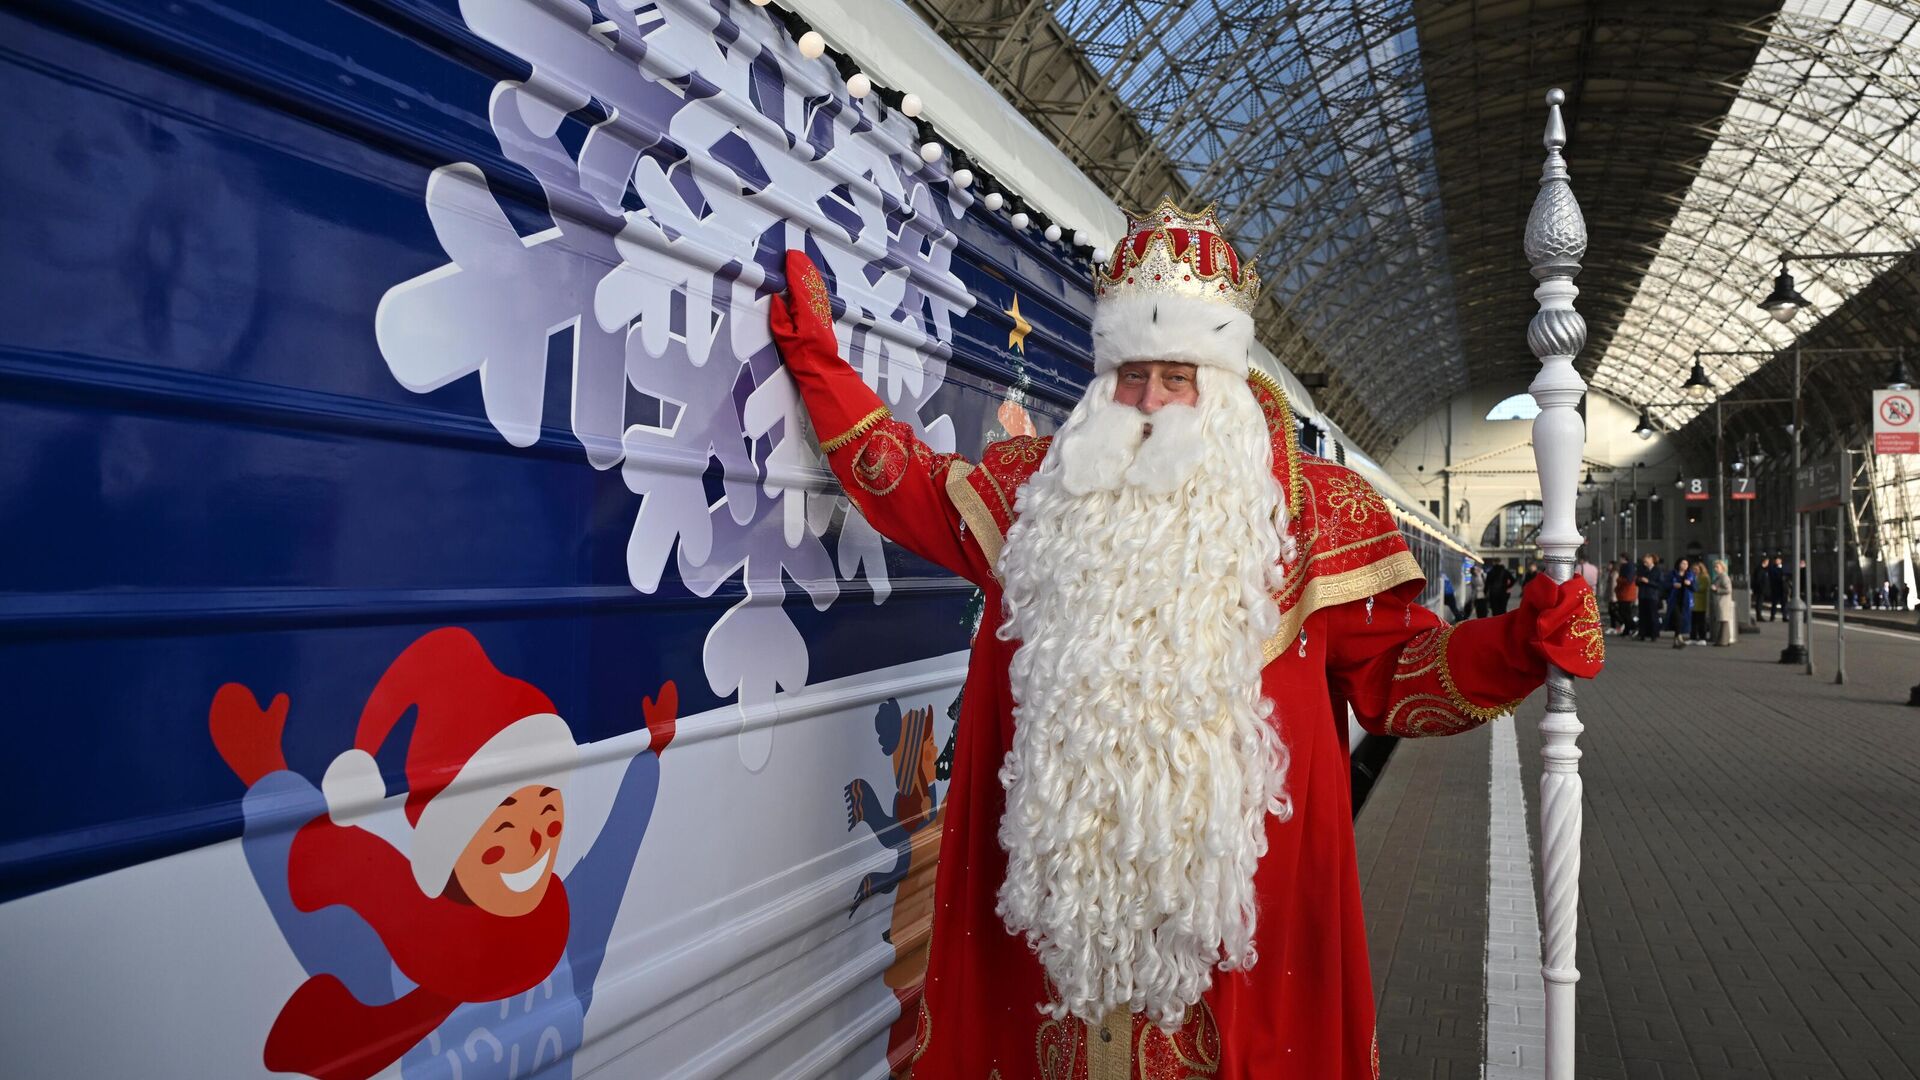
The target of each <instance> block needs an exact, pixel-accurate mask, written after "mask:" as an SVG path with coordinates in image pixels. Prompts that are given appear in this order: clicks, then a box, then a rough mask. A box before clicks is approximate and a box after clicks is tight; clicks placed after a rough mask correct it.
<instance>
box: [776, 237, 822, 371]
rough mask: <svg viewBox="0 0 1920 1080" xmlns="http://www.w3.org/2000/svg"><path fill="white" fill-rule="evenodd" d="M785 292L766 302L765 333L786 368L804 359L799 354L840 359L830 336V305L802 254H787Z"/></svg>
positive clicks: (814, 270) (814, 269)
mask: <svg viewBox="0 0 1920 1080" xmlns="http://www.w3.org/2000/svg"><path fill="white" fill-rule="evenodd" d="M785 268H786V275H787V291H786V293H785V294H784V295H782V294H780V293H775V294H773V296H772V297H771V298H770V299H769V300H768V301H767V329H768V330H770V331H771V332H772V334H773V342H774V345H775V346H777V347H778V348H779V350H780V356H781V358H782V359H784V360H786V361H787V362H788V363H789V364H794V363H796V362H798V361H800V360H803V359H807V358H808V357H803V356H799V355H797V354H799V353H801V352H802V351H803V350H805V351H811V352H821V353H824V354H825V356H823V357H818V358H816V359H832V360H838V359H839V358H840V344H839V342H838V341H837V340H836V339H835V338H834V334H833V301H832V300H831V298H830V296H829V294H828V292H827V283H826V281H825V280H824V279H822V278H821V276H820V269H819V268H818V267H816V266H814V265H813V260H812V259H809V258H807V253H806V252H804V251H789V252H787V258H786V267H785Z"/></svg>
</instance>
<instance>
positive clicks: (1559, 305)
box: [1526, 89, 1587, 1080]
mask: <svg viewBox="0 0 1920 1080" xmlns="http://www.w3.org/2000/svg"><path fill="white" fill-rule="evenodd" d="M1564 101H1566V94H1564V93H1563V92H1561V91H1560V90H1558V89H1555V90H1552V91H1549V92H1548V93H1547V134H1546V140H1545V141H1546V148H1547V161H1546V166H1545V168H1543V169H1542V170H1541V173H1540V194H1539V195H1538V196H1537V197H1536V198H1535V199H1534V202H1533V213H1532V214H1531V215H1530V216H1529V217H1528V218H1527V234H1526V251H1527V262H1528V263H1529V264H1530V265H1531V266H1532V268H1533V276H1534V278H1535V279H1536V280H1538V281H1539V282H1540V285H1539V287H1538V288H1536V289H1534V291H1533V297H1534V299H1535V300H1537V301H1539V304H1540V310H1539V312H1537V313H1536V314H1535V315H1534V317H1533V321H1532V322H1531V323H1530V324H1528V326H1527V345H1528V346H1529V347H1530V348H1532V349H1533V355H1534V356H1536V357H1538V358H1539V360H1540V374H1539V375H1538V376H1537V377H1535V379H1534V380H1533V385H1532V386H1530V387H1528V388H1527V389H1528V392H1529V393H1531V394H1532V395H1533V399H1534V400H1535V401H1537V402H1539V403H1540V415H1539V416H1537V417H1535V418H1534V421H1533V456H1534V462H1535V464H1536V465H1537V466H1538V468H1539V472H1540V501H1541V503H1542V504H1543V506H1542V510H1543V516H1544V519H1545V520H1544V522H1543V524H1542V525H1541V528H1540V547H1541V550H1542V553H1543V556H1544V563H1545V571H1546V573H1547V575H1548V576H1549V577H1551V578H1553V579H1554V580H1555V581H1565V580H1567V579H1568V578H1570V577H1572V576H1573V574H1574V570H1575V568H1574V551H1575V549H1576V548H1577V547H1578V546H1579V543H1580V534H1579V532H1578V531H1577V530H1576V529H1575V528H1574V520H1573V508H1574V497H1575V488H1576V485H1577V484H1578V483H1579V479H1580V458H1581V453H1582V451H1583V450H1584V448H1585V445H1586V441H1587V427H1586V422H1585V421H1583V420H1582V419H1581V418H1580V411H1579V406H1580V398H1581V397H1582V395H1584V394H1585V393H1586V390H1587V384H1586V382H1585V380H1583V379H1581V378H1580V373H1579V372H1577V371H1575V370H1574V368H1573V358H1574V357H1575V356H1576V355H1577V354H1578V353H1579V352H1580V349H1581V347H1582V346H1583V345H1585V344H1586V343H1587V323H1586V320H1585V319H1582V318H1581V317H1580V313H1579V312H1577V311H1575V310H1574V309H1573V298H1574V297H1575V296H1577V295H1579V292H1580V290H1579V289H1577V288H1575V287H1574V284H1573V278H1574V275H1576V274H1578V273H1579V272H1580V258H1581V256H1582V255H1584V254H1586V250H1587V226H1586V222H1585V220H1584V219H1582V218H1581V216H1580V204H1579V203H1578V202H1576V201H1575V200H1574V197H1573V190H1572V189H1571V188H1569V187H1568V186H1567V163H1566V160H1565V159H1564V158H1562V157H1561V156H1560V149H1561V148H1562V147H1564V146H1565V145H1566V144H1567V128H1566V124H1565V123H1564V122H1563V121H1562V120H1561V118H1560V105H1561V103H1563V102H1564ZM1540 732H1541V736H1542V738H1543V740H1544V742H1545V746H1544V747H1543V748H1542V749H1541V756H1542V757H1543V758H1545V760H1546V768H1545V771H1544V773H1543V774H1542V775H1541V777H1540V847H1541V853H1540V854H1541V865H1542V878H1543V882H1544V885H1545V896H1544V898H1543V903H1542V916H1543V921H1544V923H1545V925H1546V932H1545V934H1544V935H1543V937H1544V940H1543V942H1542V944H1543V946H1544V954H1545V963H1544V965H1543V967H1542V968H1541V974H1542V975H1543V976H1544V977H1545V979H1546V987H1547V1010H1546V1011H1547V1017H1546V1019H1547V1077H1548V1080H1574V1071H1573V1044H1574V1037H1573V990H1574V984H1575V983H1576V982H1578V981H1579V980H1580V972H1579V970H1578V969H1576V968H1575V967H1574V928H1575V924H1576V921H1577V919H1578V915H1579V904H1580V801H1581V789H1580V751H1579V749H1578V748H1577V747H1576V746H1575V745H1574V743H1575V741H1576V740H1578V739H1579V737H1580V732H1581V727H1580V719H1579V717H1578V715H1577V714H1576V713H1575V710H1574V689H1573V679H1572V678H1571V677H1569V676H1568V675H1567V673H1566V672H1564V671H1561V670H1559V669H1558V668H1553V669H1550V670H1549V671H1548V672H1547V715H1546V718H1545V719H1543V720H1542V721H1541V722H1540Z"/></svg>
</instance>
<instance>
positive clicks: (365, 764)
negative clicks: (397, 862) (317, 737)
mask: <svg viewBox="0 0 1920 1080" xmlns="http://www.w3.org/2000/svg"><path fill="white" fill-rule="evenodd" d="M320 794H321V795H324V796H325V797H326V800H327V816H328V817H330V818H332V819H333V823H334V824H335V825H352V824H354V821H353V819H354V818H357V817H360V816H362V815H363V814H365V813H366V812H367V811H369V810H371V809H373V808H374V807H375V806H377V805H379V803H380V800H381V799H384V798H386V797H387V782H386V781H385V780H382V779H381V778H380V763H379V762H377V761H375V760H374V759H373V755H372V754H369V753H367V752H366V751H365V750H361V749H359V748H358V747H356V748H354V749H352V750H348V751H347V752H345V753H343V754H341V755H340V756H339V757H336V758H334V759H333V762H332V763H331V764H329V765H328V766H327V773H326V775H325V776H322V777H321V778H320Z"/></svg>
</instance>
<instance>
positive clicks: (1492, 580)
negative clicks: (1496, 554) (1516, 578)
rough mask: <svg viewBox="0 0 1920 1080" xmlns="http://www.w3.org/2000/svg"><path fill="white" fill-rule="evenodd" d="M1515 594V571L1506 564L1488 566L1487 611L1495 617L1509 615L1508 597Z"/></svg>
mask: <svg viewBox="0 0 1920 1080" xmlns="http://www.w3.org/2000/svg"><path fill="white" fill-rule="evenodd" d="M1512 592H1513V571H1511V570H1509V569H1507V566H1506V564H1505V563H1489V564H1488V565H1487V610H1488V611H1489V612H1491V613H1492V614H1495V615H1504V614H1506V613H1507V596H1508V595H1509V594H1511V593H1512Z"/></svg>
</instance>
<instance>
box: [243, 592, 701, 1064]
mask: <svg viewBox="0 0 1920 1080" xmlns="http://www.w3.org/2000/svg"><path fill="white" fill-rule="evenodd" d="M677 708H678V701H677V693H676V690H675V688H674V685H673V683H671V682H669V683H666V684H665V685H663V686H662V687H661V689H660V697H659V701H658V702H655V701H654V700H653V699H651V698H648V699H645V702H644V712H645V716H646V723H647V732H648V742H647V745H646V747H645V748H644V749H643V750H642V751H641V752H640V753H638V754H636V755H634V757H633V759H632V760H631V762H630V763H629V764H628V765H627V766H626V771H625V773H624V775H623V776H622V778H621V781H620V785H619V790H618V793H617V794H616V796H615V800H614V807H613V811H612V813H611V814H610V815H609V816H608V820H607V824H606V826H605V827H604V828H603V829H602V830H601V833H600V835H599V836H598V837H596V838H595V839H594V841H593V845H592V847H591V849H589V850H588V851H587V852H586V853H584V854H583V855H581V857H580V858H579V860H578V862H577V863H576V864H575V865H574V866H573V867H572V869H571V870H570V871H569V872H568V873H567V875H566V879H565V880H564V881H563V880H562V879H561V876H560V873H559V872H558V871H559V867H560V853H561V850H562V846H563V845H564V844H566V843H568V842H569V838H568V836H567V804H566V791H567V788H568V785H569V781H570V778H571V775H572V771H573V767H574V764H575V761H576V759H577V757H578V747H577V746H576V745H575V743H574V740H573V735H572V731H571V729H570V728H569V726H568V724H567V722H566V721H565V720H564V719H562V718H561V717H560V715H559V713H558V711H557V710H556V709H555V708H554V705H553V703H552V701H550V700H549V699H548V698H547V696H546V695H545V694H543V693H541V692H540V690H538V689H537V688H535V687H534V686H533V685H532V684H530V683H527V682H525V681H523V680H520V679H516V678H514V677H512V676H510V675H506V674H504V673H502V672H501V671H500V670H499V669H497V668H495V667H494V666H493V663H492V661H491V660H489V659H488V657H487V655H486V652H485V650H484V649H482V647H481V645H480V642H479V641H478V639H476V638H475V637H474V636H473V635H472V634H471V633H469V632H468V631H466V630H464V629H460V628H457V627H449V628H444V629H440V630H435V631H433V632H431V633H429V634H426V635H425V636H423V637H421V638H420V639H419V640H417V641H415V642H414V643H413V644H412V645H410V646H408V647H407V649H406V650H405V651H404V652H402V653H401V654H400V655H399V657H397V658H396V659H395V660H394V662H393V664H392V665H391V666H390V667H389V668H388V669H387V672H386V674H385V675H383V676H382V677H381V679H380V681H379V683H378V685H376V686H375V687H374V689H373V693H372V695H371V696H370V697H369V698H368V700H367V704H366V707H365V708H364V709H363V710H362V712H361V715H360V722H359V725H358V728H357V732H356V735H355V740H354V746H353V747H352V748H351V749H349V750H347V751H345V752H344V753H342V754H340V755H339V756H338V757H337V758H335V759H334V761H333V763H332V764H331V765H330V766H329V767H328V768H327V772H326V776H325V778H324V779H323V780H322V782H321V785H320V787H319V788H317V789H316V788H315V787H314V786H313V784H312V783H310V782H309V781H307V780H306V779H305V778H304V777H302V776H300V775H299V774H297V773H295V772H293V771H291V770H289V769H288V768H287V765H286V761H285V759H284V757H283V756H282V754H281V750H280V742H281V733H282V730H283V728H284V726H285V724H286V720H287V714H288V710H289V700H288V698H287V695H286V694H280V695H278V696H276V697H275V698H274V699H273V701H272V703H271V704H270V705H269V706H268V707H267V708H265V709H262V708H261V707H260V705H259V703H258V701H257V699H256V698H255V697H254V695H253V693H252V691H250V690H249V689H247V688H246V687H245V686H242V685H240V684H238V683H229V684H227V685H225V686H223V687H221V688H220V690H219V692H218V693H217V694H215V696H214V700H213V706H212V709H211V710H210V713H209V717H208V724H209V729H210V731H211V734H212V736H213V741H214V745H215V746H216V747H217V748H218V749H219V751H220V753H221V756H222V757H223V758H224V759H225V760H226V762H227V764H228V766H229V767H230V768H232V769H233V771H234V773H235V775H237V776H238V777H239V778H240V779H241V780H242V781H243V782H244V783H246V785H247V795H246V798H245V801H244V803H243V808H244V813H245V817H246V832H245V836H244V838H243V841H242V843H243V846H244V848H245V850H246V855H247V861H248V864H249V866H250V867H251V868H252V870H253V874H254V878H255V880H256V882H257V883H258V885H259V887H260V892H261V895H262V896H263V897H264V898H265V899H266V901H267V904H268V906H269V907H270V908H271V909H272V911H273V913H274V917H275V919H276V920H277V921H278V923H279V925H280V929H281V932H282V934H283V935H284V936H285V938H286V940H287V943H288V944H289V945H290V946H291V947H292V948H293V951H294V954H295V955H296V956H297V957H298V958H299V960H300V962H301V964H302V965H303V966H304V967H305V969H306V971H307V973H308V976H309V977H308V978H307V980H306V981H305V982H304V983H302V984H301V985H300V987H299V988H298V989H296V990H295V991H294V993H293V995H292V996H291V997H290V998H289V999H288V1000H287V1002H286V1004H285V1005H284V1006H283V1007H282V1008H281V1010H280V1015H279V1017H278V1018H277V1019H276V1020H275V1021H274V1024H273V1027H272V1030H271V1031H270V1032H269V1033H268V1035H267V1040H266V1047H265V1050H264V1053H263V1055H262V1057H263V1062H264V1064H265V1065H266V1066H267V1068H269V1069H272V1070H275V1071H278V1072H292V1073H302V1074H305V1075H308V1076H315V1077H322V1078H325V1080H353V1078H360V1077H368V1076H372V1075H373V1074H375V1073H377V1072H380V1071H381V1070H382V1069H385V1068H386V1067H388V1066H389V1065H391V1064H392V1063H393V1062H395V1061H399V1062H400V1063H401V1069H402V1073H403V1074H404V1075H405V1076H407V1077H410V1078H411V1077H424V1076H443V1075H459V1076H463V1077H468V1078H472V1077H476V1076H488V1077H491V1076H499V1077H503V1078H504V1077H510V1076H524V1075H529V1074H531V1073H534V1072H536V1071H539V1070H550V1071H549V1072H543V1073H541V1075H562V1076H564V1075H567V1074H568V1072H569V1071H570V1067H569V1065H568V1064H567V1062H568V1061H569V1060H570V1058H571V1055H572V1053H573V1051H574V1050H575V1049H577V1048H578V1047H579V1046H580V1043H581V1038H582V1031H583V1025H584V1018H585V1015H586V1012H587V1009H588V1008H589V1007H590V1006H591V1004H592V994H593V984H594V980H595V977H596V976H597V975H598V973H599V968H600V963H601V960H602V958H603V954H604V952H605V947H606V941H607V937H608V934H609V932H610V931H611V929H612V925H613V919H614V915H615V913H616V912H617V911H618V910H619V906H620V899H621V897H622V895H623V894H624V893H625V891H626V886H627V881H628V879H629V877H630V876H631V874H632V870H633V864H634V859H635V857H636V855H637V852H638V849H639V846H640V840H641V837H642V836H643V835H644V834H645V832H646V825H647V821H648V819H649V818H650V817H651V815H652V810H653V803H654V800H655V797H656V795H657V794H658V790H659V778H660V753H661V752H662V751H664V750H665V749H666V747H667V744H668V743H669V742H670V741H671V740H672V738H673V733H674V725H675V713H676V711H677ZM410 711H411V712H413V713H414V720H413V727H412V734H411V736H410V738H409V741H408V744H407V751H406V766H405V772H406V780H407V788H408V790H407V793H406V795H405V797H404V801H403V803H402V804H401V806H399V807H398V808H395V807H392V806H389V805H386V804H387V803H388V802H389V800H388V799H387V797H386V785H385V781H384V780H383V779H382V777H381V775H380V770H379V766H378V764H377V763H376V761H375V759H374V756H373V755H374V753H375V752H377V751H378V750H379V749H380V747H381V745H382V744H383V743H385V742H386V741H387V739H388V736H389V734H390V733H391V732H392V731H393V730H394V728H395V726H396V725H397V724H399V722H400V721H401V720H402V718H403V717H404V716H405V715H406V714H407V713H408V712H410ZM396 801H398V800H396Z"/></svg>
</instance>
